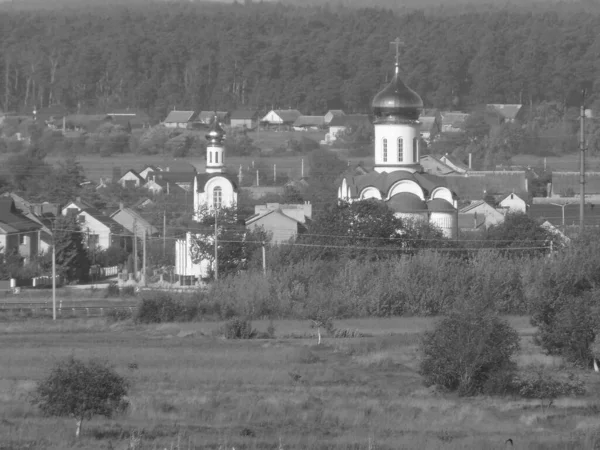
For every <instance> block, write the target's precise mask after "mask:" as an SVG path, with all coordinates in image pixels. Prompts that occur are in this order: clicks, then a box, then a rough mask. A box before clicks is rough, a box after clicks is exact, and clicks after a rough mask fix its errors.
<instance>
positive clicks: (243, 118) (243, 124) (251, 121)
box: [229, 109, 259, 130]
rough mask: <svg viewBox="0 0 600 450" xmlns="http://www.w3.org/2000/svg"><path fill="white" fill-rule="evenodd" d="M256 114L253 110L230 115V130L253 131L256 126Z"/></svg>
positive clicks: (236, 111)
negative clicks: (245, 129) (244, 129)
mask: <svg viewBox="0 0 600 450" xmlns="http://www.w3.org/2000/svg"><path fill="white" fill-rule="evenodd" d="M258 119H259V116H258V112H257V111H253V110H241V109H238V110H235V111H233V112H232V113H231V116H230V119H229V120H230V124H231V128H247V129H249V130H252V129H254V128H255V127H256V126H257V125H258Z"/></svg>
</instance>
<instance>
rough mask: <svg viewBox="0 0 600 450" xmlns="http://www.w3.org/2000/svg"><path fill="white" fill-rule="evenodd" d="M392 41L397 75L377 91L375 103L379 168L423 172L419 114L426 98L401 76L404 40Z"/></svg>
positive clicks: (376, 167)
mask: <svg viewBox="0 0 600 450" xmlns="http://www.w3.org/2000/svg"><path fill="white" fill-rule="evenodd" d="M392 44H393V45H395V46H396V64H395V70H394V77H393V78H392V81H391V82H390V84H388V85H387V86H386V87H385V88H383V90H382V91H380V92H379V93H378V94H377V95H375V97H374V98H373V102H372V104H371V107H372V109H373V115H374V116H375V118H374V120H373V124H374V128H375V171H377V172H380V173H381V172H394V171H396V170H406V171H408V172H421V171H422V170H423V168H422V167H421V164H420V163H419V156H420V155H419V150H420V149H419V141H420V127H421V124H420V122H419V115H420V114H421V110H422V109H423V100H422V99H421V97H419V94H417V93H416V92H415V91H413V90H412V89H411V88H409V87H408V86H406V84H404V82H403V81H402V80H401V79H400V65H399V47H400V46H401V45H402V42H401V41H400V39H396V40H395V41H394V42H392Z"/></svg>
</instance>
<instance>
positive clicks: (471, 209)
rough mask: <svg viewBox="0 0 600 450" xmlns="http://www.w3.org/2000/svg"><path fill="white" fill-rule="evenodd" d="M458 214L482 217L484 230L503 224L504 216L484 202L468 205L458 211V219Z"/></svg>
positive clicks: (478, 201) (479, 201)
mask: <svg viewBox="0 0 600 450" xmlns="http://www.w3.org/2000/svg"><path fill="white" fill-rule="evenodd" d="M460 214H472V215H475V214H477V216H478V217H484V218H485V223H484V225H485V228H489V227H491V226H492V225H499V224H501V223H503V222H504V214H502V213H501V212H500V211H498V210H497V209H496V208H494V207H493V206H492V205H490V204H489V203H487V202H486V201H484V200H477V201H474V202H471V204H470V205H468V206H465V207H464V208H462V209H461V210H460V211H459V218H460Z"/></svg>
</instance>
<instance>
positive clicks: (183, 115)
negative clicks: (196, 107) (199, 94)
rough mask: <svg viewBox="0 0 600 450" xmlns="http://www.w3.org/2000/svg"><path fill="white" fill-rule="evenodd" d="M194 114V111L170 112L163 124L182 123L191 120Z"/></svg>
mask: <svg viewBox="0 0 600 450" xmlns="http://www.w3.org/2000/svg"><path fill="white" fill-rule="evenodd" d="M195 114H196V113H195V112H194V111H171V112H170V113H169V114H168V115H167V117H166V118H165V120H164V123H184V122H189V121H191V120H192V118H193V117H194V115H195Z"/></svg>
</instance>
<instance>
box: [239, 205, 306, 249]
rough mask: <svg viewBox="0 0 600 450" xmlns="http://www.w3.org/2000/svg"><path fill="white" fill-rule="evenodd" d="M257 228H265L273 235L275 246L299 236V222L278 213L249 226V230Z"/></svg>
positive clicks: (272, 240)
mask: <svg viewBox="0 0 600 450" xmlns="http://www.w3.org/2000/svg"><path fill="white" fill-rule="evenodd" d="M257 227H263V228H264V229H265V231H267V232H269V233H271V234H272V235H273V237H272V239H271V242H272V243H274V244H281V243H283V242H287V241H289V240H290V239H291V238H293V237H295V236H296V235H297V234H298V222H296V221H295V220H293V219H291V218H289V217H287V216H285V215H284V214H282V213H278V212H275V213H271V214H269V215H268V216H265V217H263V218H260V219H258V220H256V221H255V222H252V223H251V224H250V225H248V226H247V228H248V229H249V230H254V229H255V228H257Z"/></svg>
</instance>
